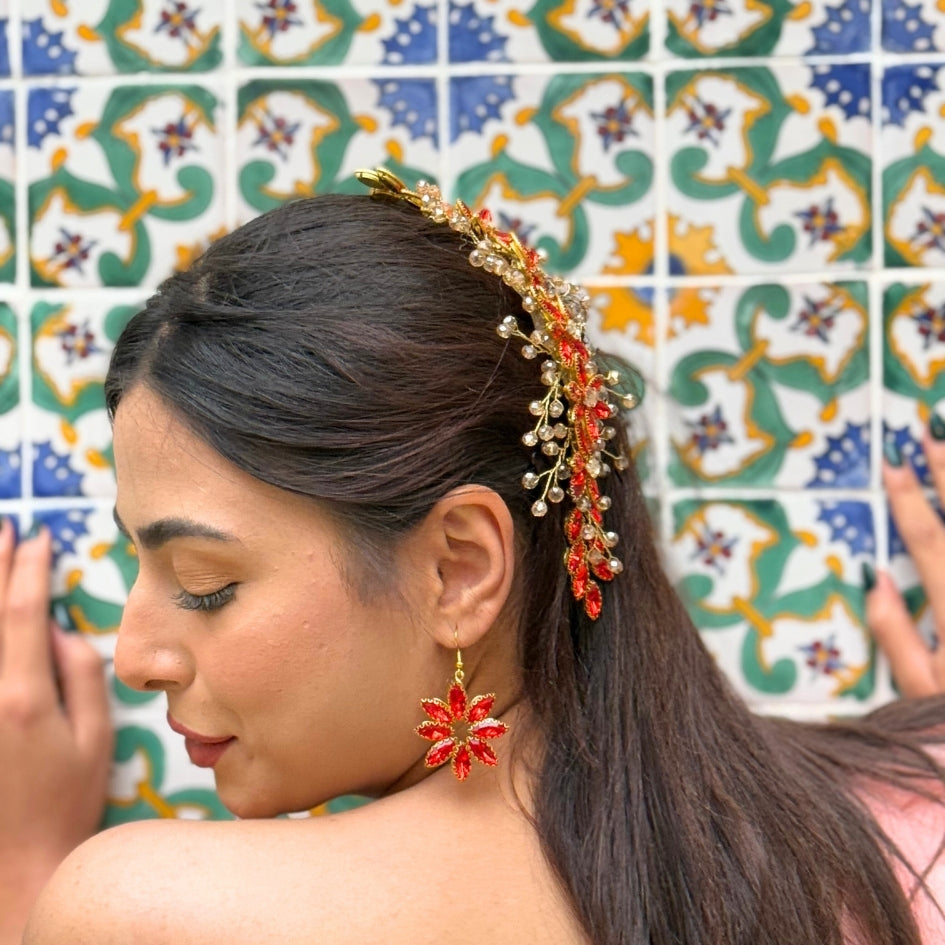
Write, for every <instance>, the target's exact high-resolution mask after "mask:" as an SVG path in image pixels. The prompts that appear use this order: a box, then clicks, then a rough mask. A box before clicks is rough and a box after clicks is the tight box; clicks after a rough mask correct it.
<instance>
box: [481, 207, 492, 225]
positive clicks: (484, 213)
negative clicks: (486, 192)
mask: <svg viewBox="0 0 945 945" xmlns="http://www.w3.org/2000/svg"><path fill="white" fill-rule="evenodd" d="M479 219H480V220H482V222H483V223H485V224H487V225H488V224H489V223H491V222H492V212H491V211H489V210H487V209H486V208H485V207H483V208H482V209H481V210H480V211H479Z"/></svg>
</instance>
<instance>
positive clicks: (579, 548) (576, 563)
mask: <svg viewBox="0 0 945 945" xmlns="http://www.w3.org/2000/svg"><path fill="white" fill-rule="evenodd" d="M584 552H585V548H584V542H583V541H579V542H577V543H576V544H574V545H572V546H571V548H570V549H569V551H568V558H567V561H566V566H567V569H568V574H576V573H577V572H578V570H579V569H580V567H581V565H583V564H584Z"/></svg>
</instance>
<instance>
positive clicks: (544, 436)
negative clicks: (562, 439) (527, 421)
mask: <svg viewBox="0 0 945 945" xmlns="http://www.w3.org/2000/svg"><path fill="white" fill-rule="evenodd" d="M554 435H555V431H554V428H553V427H550V426H548V424H547V423H543V424H542V425H541V426H540V427H539V428H538V439H539V440H550V439H552V438H553V437H554Z"/></svg>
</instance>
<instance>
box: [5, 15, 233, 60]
mask: <svg viewBox="0 0 945 945" xmlns="http://www.w3.org/2000/svg"><path fill="white" fill-rule="evenodd" d="M223 11H224V4H222V3H202V4H199V5H198V4H197V3H194V2H192V0H187V2H183V0H83V2H82V3H74V2H73V3H67V2H65V0H31V3H30V8H29V10H26V9H24V11H23V45H22V57H23V72H24V74H25V75H33V76H40V75H107V74H109V73H115V72H119V73H122V72H186V71H193V72H204V71H207V70H209V69H213V68H215V67H216V66H218V65H219V64H220V60H221V58H222V53H221V49H220V29H221V24H222V20H223Z"/></svg>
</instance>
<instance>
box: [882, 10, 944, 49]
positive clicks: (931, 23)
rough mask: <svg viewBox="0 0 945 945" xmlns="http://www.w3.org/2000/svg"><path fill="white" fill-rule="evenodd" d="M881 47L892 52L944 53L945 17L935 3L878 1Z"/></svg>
mask: <svg viewBox="0 0 945 945" xmlns="http://www.w3.org/2000/svg"><path fill="white" fill-rule="evenodd" d="M882 4H883V48H884V49H889V50H891V51H893V52H917V53H923V52H932V51H941V50H945V17H943V16H942V5H941V3H939V2H938V0H914V2H912V3H910V2H909V0H882Z"/></svg>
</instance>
